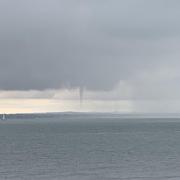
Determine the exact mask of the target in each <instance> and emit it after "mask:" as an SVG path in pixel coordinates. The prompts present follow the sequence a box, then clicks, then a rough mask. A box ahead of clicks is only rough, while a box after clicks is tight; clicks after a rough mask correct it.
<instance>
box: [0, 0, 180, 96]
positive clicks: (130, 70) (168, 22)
mask: <svg viewBox="0 0 180 180" xmlns="http://www.w3.org/2000/svg"><path fill="white" fill-rule="evenodd" d="M179 8H180V2H179V1H178V0H171V1H170V0H156V1H155V0H152V1H146V2H145V1H144V0H136V1H132V0H122V1H119V0H114V1H104V0H98V1H97V0H96V1H95V0H87V1H84V0H66V1H65V0H59V1H57V0H51V1H48V0H36V1H35V0H32V1H29V0H25V1H24V0H17V1H11V0H10V1H7V0H1V1H0V23H1V28H0V89H2V90H46V89H59V88H80V87H81V88H82V87H83V88H86V89H88V90H93V91H94V90H103V91H104V90H111V89H113V88H115V87H116V86H117V85H118V83H119V82H121V81H123V82H127V83H128V84H129V86H130V87H131V88H132V90H133V93H132V94H133V95H132V94H131V97H130V98H135V99H136V98H137V99H139V98H142V99H143V98H150V99H151V98H156V97H161V96H162V97H164V96H167V95H168V96H169V97H170V98H171V97H173V96H175V95H174V94H177V96H179V95H178V93H177V92H178V91H179V89H180V85H179V83H178V82H179V78H180V75H179V70H178V68H177V67H178V66H179V65H180V62H179V58H180V51H179V47H180V23H179V20H180V18H179V17H180V11H179ZM158 72H160V73H158ZM172 74H173V75H172ZM163 89H166V90H165V92H164V94H163V93H161V91H163ZM162 94H163V95H162ZM175 97H176V96H175Z"/></svg>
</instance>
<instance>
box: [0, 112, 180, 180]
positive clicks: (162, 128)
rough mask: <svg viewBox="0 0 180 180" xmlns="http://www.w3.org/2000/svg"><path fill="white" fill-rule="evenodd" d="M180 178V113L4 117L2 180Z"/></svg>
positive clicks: (0, 132) (0, 153)
mask: <svg viewBox="0 0 180 180" xmlns="http://www.w3.org/2000/svg"><path fill="white" fill-rule="evenodd" d="M179 179H180V119H179V118H171V117H164V118H162V117H161V118H155V117H139V118H138V117H133V116H132V117H122V116H113V115H112V116H111V115H108V116H106V115H102V116H99V115H97V116H96V115H84V114H83V115H81V114H78V115H76V114H70V115H67V114H66V115H57V116H52V117H51V116H50V117H46V118H44V117H41V116H39V117H37V118H34V117H32V119H31V118H26V117H23V118H22V117H21V118H20V119H18V118H9V119H8V118H7V119H6V120H5V121H0V180H179Z"/></svg>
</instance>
